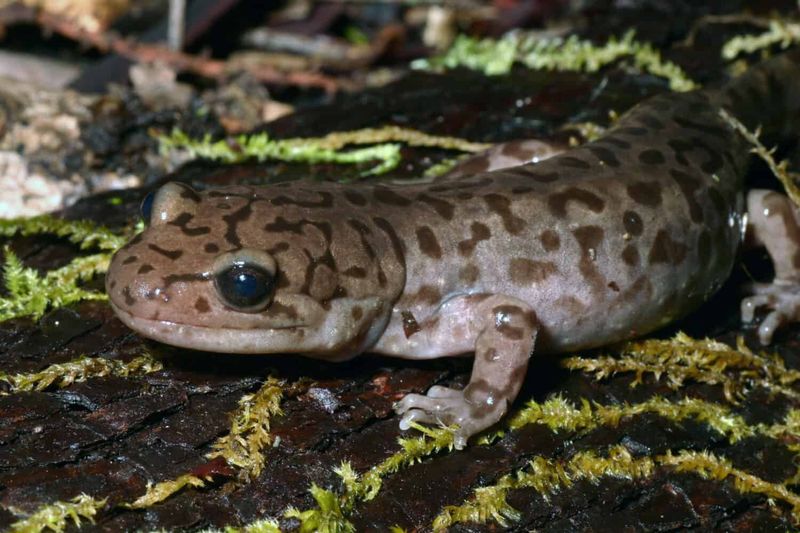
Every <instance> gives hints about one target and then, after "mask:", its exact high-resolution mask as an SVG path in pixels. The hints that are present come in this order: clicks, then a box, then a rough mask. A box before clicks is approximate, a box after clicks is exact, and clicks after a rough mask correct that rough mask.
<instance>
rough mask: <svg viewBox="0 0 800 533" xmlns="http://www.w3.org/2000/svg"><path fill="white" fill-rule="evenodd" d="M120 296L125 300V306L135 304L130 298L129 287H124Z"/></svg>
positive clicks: (132, 298)
mask: <svg viewBox="0 0 800 533" xmlns="http://www.w3.org/2000/svg"><path fill="white" fill-rule="evenodd" d="M122 296H123V297H124V298H125V305H133V304H135V303H136V299H135V298H134V297H133V296H131V288H130V286H126V287H125V288H124V289H122Z"/></svg>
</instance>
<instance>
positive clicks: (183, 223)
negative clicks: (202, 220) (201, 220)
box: [167, 213, 211, 237]
mask: <svg viewBox="0 0 800 533" xmlns="http://www.w3.org/2000/svg"><path fill="white" fill-rule="evenodd" d="M192 219H194V215H193V214H191V213H181V214H180V215H178V216H177V218H175V220H171V221H170V222H168V223H167V224H169V225H170V226H177V227H179V228H180V229H181V232H182V233H183V234H184V235H188V236H189V237H197V236H198V235H206V234H208V233H211V228H210V227H208V226H198V227H196V228H190V227H189V222H191V221H192Z"/></svg>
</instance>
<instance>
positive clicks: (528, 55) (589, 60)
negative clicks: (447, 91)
mask: <svg viewBox="0 0 800 533" xmlns="http://www.w3.org/2000/svg"><path fill="white" fill-rule="evenodd" d="M634 36H635V33H634V32H633V30H630V31H628V32H626V33H625V34H624V35H623V36H622V38H617V37H611V38H610V39H609V40H608V42H606V43H605V44H603V45H596V44H594V43H592V42H591V41H586V40H581V39H579V38H578V37H577V36H575V35H572V36H570V37H568V38H566V39H564V38H561V37H552V38H541V37H538V36H535V35H533V34H530V33H524V32H511V33H507V34H506V35H505V36H503V37H502V38H500V39H473V38H470V37H466V36H463V35H461V36H459V37H458V38H456V40H455V42H454V43H453V45H452V46H451V48H450V49H449V50H448V51H447V52H446V53H445V54H443V55H442V56H439V57H436V58H433V59H429V60H422V61H418V62H415V63H414V66H415V67H417V68H433V69H440V68H456V67H466V68H470V69H473V70H480V71H482V72H484V73H485V74H487V75H490V76H491V75H498V74H506V73H508V72H509V71H510V70H511V67H512V66H513V65H514V63H520V64H522V65H525V66H526V67H528V68H530V69H533V70H558V71H578V72H596V71H598V70H600V69H601V68H603V67H605V66H607V65H610V64H612V63H615V62H617V61H619V60H620V59H623V58H628V59H630V60H631V61H632V63H633V64H634V66H636V67H637V68H639V69H641V70H643V71H644V72H647V73H649V74H652V75H654V76H658V77H662V78H665V79H667V80H668V81H669V85H670V88H671V89H672V90H674V91H690V90H692V89H696V88H697V87H698V85H697V84H696V83H695V82H693V81H692V80H691V79H689V77H688V76H687V75H686V73H684V72H683V71H682V70H681V68H680V67H678V66H677V65H676V64H674V63H672V62H670V61H664V60H663V59H662V58H661V54H660V53H659V52H658V50H656V49H655V48H654V47H653V46H652V45H651V44H649V43H641V42H638V41H636V40H635V39H634Z"/></svg>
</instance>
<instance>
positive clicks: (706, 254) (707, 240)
mask: <svg viewBox="0 0 800 533" xmlns="http://www.w3.org/2000/svg"><path fill="white" fill-rule="evenodd" d="M710 259H711V233H710V232H709V231H708V230H707V229H704V230H703V231H702V232H701V233H700V237H698V239H697V260H698V262H699V263H700V268H703V267H705V266H706V265H708V262H709V260H710Z"/></svg>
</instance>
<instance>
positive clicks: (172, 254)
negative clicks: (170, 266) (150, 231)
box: [147, 243, 183, 261]
mask: <svg viewBox="0 0 800 533" xmlns="http://www.w3.org/2000/svg"><path fill="white" fill-rule="evenodd" d="M147 247H148V248H150V249H151V250H153V251H154V252H156V253H159V254H161V255H163V256H164V257H166V258H167V259H169V260H170V261H175V260H176V259H178V258H179V257H180V256H182V255H183V250H166V249H164V248H161V247H160V246H158V245H155V244H152V243H150V244H148V245H147Z"/></svg>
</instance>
